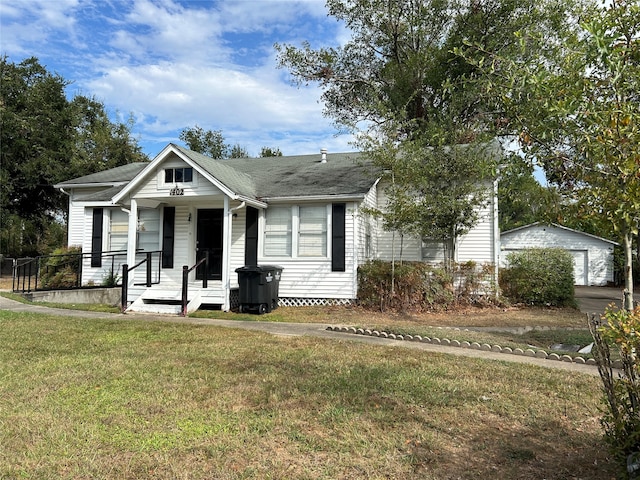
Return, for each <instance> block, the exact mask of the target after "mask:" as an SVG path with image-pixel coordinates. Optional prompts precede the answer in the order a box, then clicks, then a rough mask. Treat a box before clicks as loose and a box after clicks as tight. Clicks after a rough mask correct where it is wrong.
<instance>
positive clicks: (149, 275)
mask: <svg viewBox="0 0 640 480" xmlns="http://www.w3.org/2000/svg"><path fill="white" fill-rule="evenodd" d="M150 286H151V252H147V288H149V287H150Z"/></svg>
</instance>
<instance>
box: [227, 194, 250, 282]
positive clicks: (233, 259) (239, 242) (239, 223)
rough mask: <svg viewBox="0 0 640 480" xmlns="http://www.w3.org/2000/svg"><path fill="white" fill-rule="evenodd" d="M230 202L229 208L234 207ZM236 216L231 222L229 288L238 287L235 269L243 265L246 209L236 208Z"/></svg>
mask: <svg viewBox="0 0 640 480" xmlns="http://www.w3.org/2000/svg"><path fill="white" fill-rule="evenodd" d="M236 206H237V204H232V205H231V206H230V208H234V207H236ZM235 214H236V215H237V216H236V217H232V222H231V229H232V230H231V252H229V254H230V255H229V256H230V266H229V283H230V286H231V288H238V274H237V273H236V269H237V268H240V267H242V266H243V265H244V245H245V225H246V218H247V209H246V208H242V209H240V210H236V211H235Z"/></svg>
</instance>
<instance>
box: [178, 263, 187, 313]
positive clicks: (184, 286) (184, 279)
mask: <svg viewBox="0 0 640 480" xmlns="http://www.w3.org/2000/svg"><path fill="white" fill-rule="evenodd" d="M187 288H189V266H188V265H183V266H182V312H181V313H180V314H181V315H182V316H183V317H186V316H187V298H188V295H187Z"/></svg>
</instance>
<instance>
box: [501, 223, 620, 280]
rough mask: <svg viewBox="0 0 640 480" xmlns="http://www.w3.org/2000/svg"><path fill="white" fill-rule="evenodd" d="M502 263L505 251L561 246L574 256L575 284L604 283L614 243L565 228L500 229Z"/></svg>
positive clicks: (610, 275)
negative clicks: (505, 230)
mask: <svg viewBox="0 0 640 480" xmlns="http://www.w3.org/2000/svg"><path fill="white" fill-rule="evenodd" d="M500 242H501V249H502V252H501V254H500V264H501V266H506V265H507V258H506V257H507V255H508V254H509V253H510V252H513V251H521V250H523V249H526V248H562V249H565V250H567V251H568V252H569V253H571V255H572V256H573V258H574V277H575V282H576V285H606V284H607V283H608V282H612V281H613V243H611V242H608V241H606V240H603V239H599V238H597V237H593V236H591V235H586V234H584V233H581V232H576V231H573V230H570V229H566V228H560V227H556V226H553V225H551V226H548V225H538V224H536V225H530V226H528V227H522V228H519V229H516V230H512V231H511V232H506V233H503V234H502V236H501V239H500Z"/></svg>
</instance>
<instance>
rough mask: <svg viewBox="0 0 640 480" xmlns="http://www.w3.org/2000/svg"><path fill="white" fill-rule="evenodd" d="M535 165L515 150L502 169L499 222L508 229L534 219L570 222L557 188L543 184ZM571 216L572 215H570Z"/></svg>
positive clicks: (499, 192)
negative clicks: (538, 178) (536, 175)
mask: <svg viewBox="0 0 640 480" xmlns="http://www.w3.org/2000/svg"><path fill="white" fill-rule="evenodd" d="M533 171H534V169H533V166H532V165H531V163H530V162H527V161H526V160H525V159H524V158H522V157H521V156H519V155H516V154H514V155H513V156H511V157H510V158H509V160H508V161H506V162H504V166H503V167H502V168H501V169H500V179H499V182H498V205H499V209H498V225H499V227H500V231H502V232H505V231H507V230H511V229H514V228H517V227H522V226H524V225H529V224H531V223H535V222H544V223H561V224H563V225H566V226H569V225H567V223H566V221H565V218H566V217H567V215H566V214H565V211H566V210H567V209H569V208H570V205H565V204H563V200H562V198H561V196H560V194H559V193H558V191H557V189H556V188H555V187H553V186H543V185H541V184H540V182H539V181H538V180H537V179H536V178H535V176H534V174H533ZM569 218H571V216H570V215H569Z"/></svg>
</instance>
